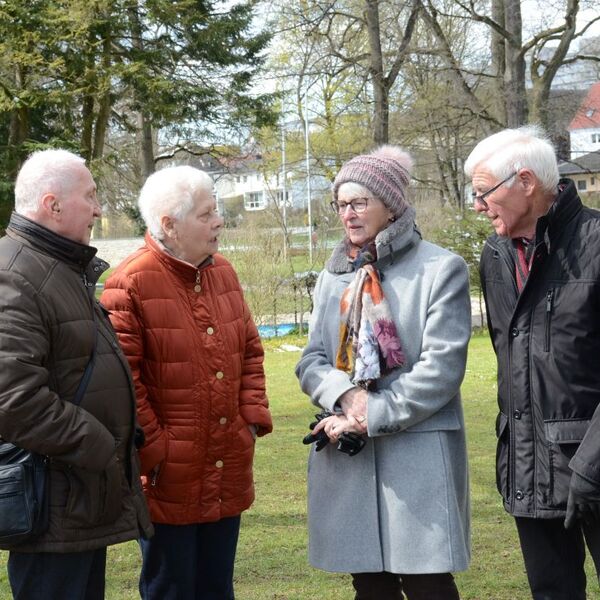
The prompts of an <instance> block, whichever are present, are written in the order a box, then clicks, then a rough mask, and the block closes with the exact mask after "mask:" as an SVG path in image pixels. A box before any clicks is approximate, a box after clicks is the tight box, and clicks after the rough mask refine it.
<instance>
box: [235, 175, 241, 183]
mask: <svg viewBox="0 0 600 600" xmlns="http://www.w3.org/2000/svg"><path fill="white" fill-rule="evenodd" d="M235 182H236V183H239V182H240V176H239V175H238V176H237V177H236V178H235Z"/></svg>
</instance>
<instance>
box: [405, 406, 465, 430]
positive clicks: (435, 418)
mask: <svg viewBox="0 0 600 600" xmlns="http://www.w3.org/2000/svg"><path fill="white" fill-rule="evenodd" d="M457 429H460V421H459V419H458V416H457V414H456V412H455V411H453V410H438V412H436V413H433V414H432V415H431V416H430V417H428V418H427V419H425V420H424V421H420V422H419V423H415V424H414V425H411V426H410V427H407V428H406V429H405V430H404V432H406V433H417V432H421V431H455V430H457Z"/></svg>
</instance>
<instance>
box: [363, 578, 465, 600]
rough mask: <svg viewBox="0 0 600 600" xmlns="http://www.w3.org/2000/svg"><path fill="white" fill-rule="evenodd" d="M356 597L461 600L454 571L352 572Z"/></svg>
mask: <svg viewBox="0 0 600 600" xmlns="http://www.w3.org/2000/svg"><path fill="white" fill-rule="evenodd" d="M352 585H353V586H354V589H355V590H356V596H355V600H403V599H404V595H403V592H404V594H406V598H407V599H408V600H459V595H458V590H457V589H456V584H455V583H454V577H453V576H452V574H451V573H431V574H429V573H428V574H423V575H397V574H395V573H387V572H386V571H382V572H381V573H352Z"/></svg>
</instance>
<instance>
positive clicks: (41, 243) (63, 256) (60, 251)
mask: <svg viewBox="0 0 600 600" xmlns="http://www.w3.org/2000/svg"><path fill="white" fill-rule="evenodd" d="M7 233H8V234H9V235H12V236H13V237H19V238H21V239H23V240H25V241H26V242H27V244H28V245H30V246H31V247H32V248H35V249H37V250H39V251H40V252H43V253H44V254H47V255H49V256H51V257H53V258H55V259H57V260H59V261H61V262H64V263H66V264H68V265H70V266H71V267H74V268H76V269H77V270H80V271H84V272H85V273H86V276H87V279H88V281H89V282H91V283H96V281H97V280H98V277H100V275H101V274H102V273H103V272H104V271H106V269H108V267H109V264H108V263H107V262H106V261H104V260H102V259H100V258H96V252H97V251H98V250H97V248H94V247H93V246H87V245H86V244H80V243H79V242H74V241H73V240H69V239H68V238H66V237H64V236H62V235H58V234H57V233H54V232H53V231H51V230H50V229H48V228H47V227H44V226H43V225H40V224H39V223H36V222H35V221H32V220H31V219H28V218H27V217H24V216H23V215H20V214H18V213H16V212H13V213H12V215H11V217H10V222H9V224H8V228H7Z"/></svg>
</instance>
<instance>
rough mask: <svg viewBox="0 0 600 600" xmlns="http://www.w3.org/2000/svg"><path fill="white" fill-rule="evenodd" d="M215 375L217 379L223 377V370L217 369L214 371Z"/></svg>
mask: <svg viewBox="0 0 600 600" xmlns="http://www.w3.org/2000/svg"><path fill="white" fill-rule="evenodd" d="M215 377H216V378H217V379H223V377H225V375H223V371H217V372H216V373H215Z"/></svg>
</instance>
